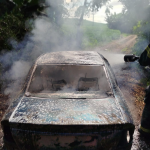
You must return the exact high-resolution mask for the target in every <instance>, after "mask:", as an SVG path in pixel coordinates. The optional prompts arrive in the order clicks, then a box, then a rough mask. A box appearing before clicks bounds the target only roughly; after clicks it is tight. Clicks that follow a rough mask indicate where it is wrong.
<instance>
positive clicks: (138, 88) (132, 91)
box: [94, 35, 150, 150]
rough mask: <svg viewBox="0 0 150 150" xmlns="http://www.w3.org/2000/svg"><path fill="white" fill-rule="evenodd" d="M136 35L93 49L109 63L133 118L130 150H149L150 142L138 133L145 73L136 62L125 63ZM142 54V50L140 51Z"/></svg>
mask: <svg viewBox="0 0 150 150" xmlns="http://www.w3.org/2000/svg"><path fill="white" fill-rule="evenodd" d="M136 38H137V36H136V35H130V36H127V37H123V38H120V39H119V40H115V41H112V42H111V43H109V44H107V45H104V46H102V47H98V48H96V49H94V50H95V51H98V52H100V53H102V54H103V55H104V57H106V58H107V59H108V61H109V62H110V64H111V66H112V68H113V70H114V72H115V75H116V78H117V81H118V84H119V87H120V89H121V91H122V92H123V94H124V97H125V99H126V101H127V104H128V107H129V109H130V112H131V114H132V116H133V120H134V123H135V125H136V130H135V133H134V142H133V146H132V149H131V150H150V141H149V139H145V138H144V137H142V136H141V135H140V133H139V132H138V126H139V124H140V120H141V115H142V111H143V108H144V101H143V100H144V94H145V93H144V89H145V84H144V83H142V82H141V81H142V80H143V79H144V78H145V73H144V72H143V69H142V68H141V67H140V65H139V64H138V62H133V63H125V62H124V61H123V56H124V54H130V53H131V48H132V47H133V46H134V44H135V43H136ZM141 52H142V50H141Z"/></svg>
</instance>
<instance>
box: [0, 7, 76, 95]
mask: <svg viewBox="0 0 150 150" xmlns="http://www.w3.org/2000/svg"><path fill="white" fill-rule="evenodd" d="M46 12H49V10H48V9H47V10H46ZM47 16H49V15H47ZM31 21H33V27H34V28H33V30H32V31H31V32H30V33H27V34H26V36H25V37H24V40H23V41H22V42H20V43H17V42H16V41H15V40H13V39H9V43H10V44H11V45H12V47H13V49H12V51H10V52H6V53H5V51H3V52H2V53H1V56H0V62H1V64H2V66H3V70H4V74H3V76H2V80H3V81H4V80H5V81H6V82H4V85H3V89H2V90H3V91H4V93H5V94H9V95H10V97H14V95H16V94H17V93H18V91H19V89H20V88H21V86H22V84H23V82H24V79H25V77H26V76H27V73H28V71H29V68H30V67H31V66H32V64H33V62H34V61H35V60H36V59H37V57H38V56H39V55H41V54H43V53H46V52H51V51H64V50H65V51H67V50H74V49H76V47H77V42H76V37H73V38H72V39H69V40H68V39H66V37H65V36H64V34H63V31H61V28H60V26H57V25H56V24H55V23H52V22H51V19H50V18H49V17H46V16H40V17H38V18H36V19H35V20H31ZM28 22H30V21H28Z"/></svg>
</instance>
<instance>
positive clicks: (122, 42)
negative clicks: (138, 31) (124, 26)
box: [100, 35, 137, 53]
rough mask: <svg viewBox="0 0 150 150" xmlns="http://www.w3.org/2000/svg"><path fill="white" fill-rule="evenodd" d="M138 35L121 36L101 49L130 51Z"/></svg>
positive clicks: (120, 51)
mask: <svg viewBox="0 0 150 150" xmlns="http://www.w3.org/2000/svg"><path fill="white" fill-rule="evenodd" d="M136 38H137V36H136V35H129V36H126V37H120V39H118V40H114V41H112V42H111V43H109V44H106V45H104V46H102V47H100V50H106V51H110V52H116V53H130V51H131V48H132V47H133V46H134V44H135V43H136Z"/></svg>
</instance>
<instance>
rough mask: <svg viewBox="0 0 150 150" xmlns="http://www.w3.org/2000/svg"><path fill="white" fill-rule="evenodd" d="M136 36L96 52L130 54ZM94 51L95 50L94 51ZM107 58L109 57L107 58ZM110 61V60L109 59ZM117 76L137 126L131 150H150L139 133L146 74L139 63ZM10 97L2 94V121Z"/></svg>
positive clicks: (128, 65)
mask: <svg viewBox="0 0 150 150" xmlns="http://www.w3.org/2000/svg"><path fill="white" fill-rule="evenodd" d="M136 38H137V36H136V35H130V36H127V37H121V38H120V39H119V40H115V41H112V42H111V43H109V44H107V45H104V46H102V47H98V48H96V49H94V50H96V51H100V52H101V51H102V50H103V51H108V52H112V53H120V54H130V53H131V48H132V47H133V46H134V44H135V42H136ZM92 50H93V49H92ZM106 58H107V57H106ZM108 61H109V59H108ZM114 72H115V75H116V78H117V81H118V84H119V87H120V89H121V91H122V93H123V94H124V96H125V99H126V101H127V104H128V107H129V109H130V112H131V114H132V116H133V120H134V123H135V126H136V130H135V133H134V141H133V146H132V149H131V150H141V149H143V150H150V142H149V141H148V140H149V139H146V138H144V137H142V136H141V135H140V133H139V132H138V126H139V124H140V120H141V115H142V111H143V108H144V101H143V100H144V95H145V93H144V89H145V87H146V85H145V84H144V83H142V82H141V79H142V78H145V72H144V71H143V70H142V69H139V65H138V63H135V62H134V63H126V64H125V65H124V66H123V67H121V68H120V70H117V71H116V70H115V69H114ZM8 101H9V98H8V96H5V95H2V94H0V120H1V119H2V116H3V115H4V113H5V111H6V109H7V108H8ZM2 137H3V133H2V129H1V126H0V147H2V145H3V142H2Z"/></svg>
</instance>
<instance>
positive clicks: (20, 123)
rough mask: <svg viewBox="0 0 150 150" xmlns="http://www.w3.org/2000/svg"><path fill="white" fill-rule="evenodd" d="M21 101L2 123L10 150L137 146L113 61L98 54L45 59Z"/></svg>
mask: <svg viewBox="0 0 150 150" xmlns="http://www.w3.org/2000/svg"><path fill="white" fill-rule="evenodd" d="M54 58H55V59H54ZM60 58H61V59H60ZM17 102H18V103H17ZM17 102H16V103H17V104H16V103H15V104H16V105H14V104H13V105H14V107H10V108H11V111H10V109H9V111H8V113H6V116H5V117H4V119H3V120H2V122H1V123H2V126H3V131H4V142H5V145H6V147H7V149H13V147H14V149H21V150H27V149H28V150H30V149H31V150H32V149H35V150H47V149H50V150H53V149H54V150H56V149H62V150H80V149H82V150H99V149H101V150H119V149H120V150H122V149H124V150H129V149H130V148H131V145H132V139H133V132H134V125H133V122H132V118H131V116H130V113H129V111H128V108H127V105H126V103H125V100H124V98H123V95H122V93H121V92H120V89H119V88H118V85H117V83H116V80H115V76H114V74H113V72H112V70H111V67H110V65H109V63H108V62H107V60H105V58H103V56H100V55H99V54H98V53H96V52H59V53H58V52H55V53H49V54H45V55H43V56H41V57H39V59H38V60H37V62H36V63H35V66H34V68H33V71H32V74H31V76H30V79H29V83H28V85H27V88H26V91H25V94H23V95H21V96H20V97H19V99H18V101H17ZM12 108H13V109H12Z"/></svg>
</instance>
